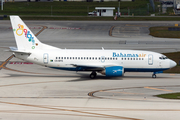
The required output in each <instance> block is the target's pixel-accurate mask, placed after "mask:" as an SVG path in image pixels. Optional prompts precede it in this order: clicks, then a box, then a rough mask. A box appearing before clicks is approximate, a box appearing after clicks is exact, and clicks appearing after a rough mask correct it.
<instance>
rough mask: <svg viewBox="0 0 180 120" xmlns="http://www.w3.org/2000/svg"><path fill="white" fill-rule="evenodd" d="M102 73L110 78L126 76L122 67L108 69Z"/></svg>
mask: <svg viewBox="0 0 180 120" xmlns="http://www.w3.org/2000/svg"><path fill="white" fill-rule="evenodd" d="M100 73H101V74H103V75H106V76H108V77H120V76H123V75H124V68H123V67H122V66H113V67H106V68H105V70H103V71H101V72H100Z"/></svg>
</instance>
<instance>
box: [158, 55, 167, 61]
mask: <svg viewBox="0 0 180 120" xmlns="http://www.w3.org/2000/svg"><path fill="white" fill-rule="evenodd" d="M159 59H161V60H165V59H168V58H167V57H166V56H161V57H159Z"/></svg>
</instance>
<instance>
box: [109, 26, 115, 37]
mask: <svg viewBox="0 0 180 120" xmlns="http://www.w3.org/2000/svg"><path fill="white" fill-rule="evenodd" d="M114 27H115V26H112V27H111V28H110V30H109V36H112V31H113V29H114ZM112 37H113V36H112Z"/></svg>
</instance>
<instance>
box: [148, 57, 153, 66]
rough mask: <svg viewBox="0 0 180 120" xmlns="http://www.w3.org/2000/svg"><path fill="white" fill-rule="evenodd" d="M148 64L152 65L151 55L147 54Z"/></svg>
mask: <svg viewBox="0 0 180 120" xmlns="http://www.w3.org/2000/svg"><path fill="white" fill-rule="evenodd" d="M148 64H149V65H153V55H151V54H150V55H148Z"/></svg>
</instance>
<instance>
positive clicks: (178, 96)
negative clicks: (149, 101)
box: [155, 93, 180, 99]
mask: <svg viewBox="0 0 180 120" xmlns="http://www.w3.org/2000/svg"><path fill="white" fill-rule="evenodd" d="M155 96H156V97H160V98H166V99H180V93H168V94H160V95H155Z"/></svg>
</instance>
